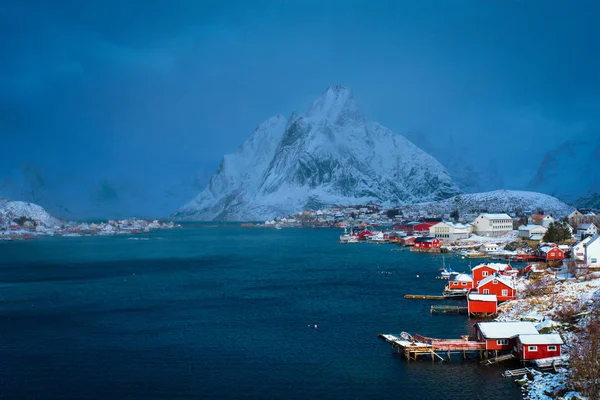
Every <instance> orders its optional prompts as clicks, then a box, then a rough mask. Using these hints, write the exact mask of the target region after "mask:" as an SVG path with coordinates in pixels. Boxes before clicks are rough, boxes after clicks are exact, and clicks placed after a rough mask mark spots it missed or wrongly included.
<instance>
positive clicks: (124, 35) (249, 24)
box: [0, 0, 600, 217]
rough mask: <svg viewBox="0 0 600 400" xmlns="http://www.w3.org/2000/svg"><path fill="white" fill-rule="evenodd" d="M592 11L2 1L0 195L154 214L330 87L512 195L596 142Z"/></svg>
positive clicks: (524, 5) (514, 5)
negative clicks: (561, 153)
mask: <svg viewBox="0 0 600 400" xmlns="http://www.w3.org/2000/svg"><path fill="white" fill-rule="evenodd" d="M599 13H600V4H599V3H598V2H595V1H585V0H581V1H577V2H567V1H562V2H557V1H492V0H486V1H480V0H477V1H475V0H474V1H459V0H456V1H423V2H414V1H406V2H403V1H374V0H371V1H352V0H346V1H333V0H331V1H322V0H321V1H312V0H306V1H302V0H297V1H292V0H289V1H284V0H279V1H201V0H196V1H194V0H177V1H166V0H165V1H163V0H154V1H141V0H139V1H135V0H132V1H128V2H122V1H117V0H102V1H98V0H88V1H76V0H71V1H67V0H54V1H42V0H39V1H33V0H31V1H30V0H23V1H12V0H9V1H4V2H3V12H2V13H0V52H1V54H2V55H3V62H2V63H0V135H1V139H2V148H3V149H4V151H3V156H2V157H0V195H5V196H7V197H11V198H15V197H27V196H28V195H31V192H33V191H35V194H34V197H36V199H37V200H39V201H40V202H41V203H45V204H42V205H45V206H48V207H55V208H62V209H63V210H66V212H68V213H71V214H72V215H73V216H74V217H81V216H86V217H87V216H100V215H107V216H108V215H109V214H115V213H131V212H132V211H133V210H135V211H136V212H138V213H139V214H141V215H142V216H150V215H166V214H168V213H170V212H171V211H173V210H174V209H175V208H177V207H178V206H181V205H183V204H184V203H186V202H187V201H188V200H190V199H191V197H193V195H195V194H196V193H198V192H199V191H200V190H201V189H202V187H203V186H204V185H205V184H206V182H207V180H208V178H209V177H210V175H211V174H213V173H214V172H215V171H216V169H217V167H218V164H219V162H220V159H221V157H222V156H223V154H226V153H231V152H233V151H235V150H236V148H237V147H238V146H239V145H240V144H241V143H242V142H243V141H244V140H245V139H246V138H247V137H248V136H249V135H250V134H251V133H252V131H253V130H254V128H255V127H256V126H257V125H259V124H260V123H261V122H262V121H264V120H265V119H267V118H269V117H270V116H272V115H275V114H284V115H288V116H289V115H290V114H291V113H292V112H294V111H300V112H303V111H305V110H306V109H307V108H308V107H309V105H310V104H311V102H312V101H314V100H315V99H316V98H317V97H318V95H319V94H320V93H321V92H322V91H323V90H324V89H325V88H327V87H328V86H331V85H337V84H341V85H344V86H347V87H349V88H351V89H352V90H353V92H354V94H355V97H356V98H357V99H358V102H359V104H360V106H361V108H362V110H363V112H364V114H365V116H366V117H367V118H368V119H370V120H374V121H377V122H379V123H381V124H382V125H384V126H386V127H388V128H390V129H392V130H393V131H395V132H397V133H399V134H404V135H406V136H408V137H409V138H411V139H412V140H414V141H415V142H416V143H417V144H418V145H421V146H423V148H424V149H425V150H427V151H430V152H432V153H433V154H434V156H436V157H438V158H439V159H440V160H441V161H442V162H446V163H452V162H454V161H455V160H456V157H458V156H460V158H461V160H468V162H470V163H473V164H474V165H476V166H477V168H479V169H481V171H482V178H481V179H487V180H488V181H490V180H492V179H491V178H485V176H486V175H485V174H486V171H487V170H488V169H490V168H491V167H489V166H490V165H492V166H493V169H494V171H493V174H496V175H495V176H498V175H499V176H500V178H499V179H498V180H495V182H501V183H498V185H499V186H502V187H506V188H514V189H517V188H523V187H525V186H527V184H528V182H529V181H530V180H531V179H533V177H534V174H535V173H536V171H537V169H538V167H539V165H540V163H542V161H543V159H544V157H547V156H548V153H549V152H556V151H557V149H560V146H561V143H563V142H564V141H565V140H571V139H574V138H583V140H584V142H585V141H588V142H589V143H592V144H593V143H596V141H598V142H600V112H598V111H599V110H600V24H598V23H597V15H599ZM446 153H452V156H448V154H446ZM591 160H592V161H590V160H589V159H587V158H586V161H585V162H584V165H583V167H585V168H591V167H593V165H588V164H589V163H590V162H593V161H594V160H595V159H591ZM599 162H600V160H599ZM598 165H600V164H598ZM447 167H448V166H447ZM449 169H450V168H449ZM493 174H492V175H493ZM492 175H490V174H488V176H492ZM488 183H490V182H488ZM490 185H492V186H493V184H492V183H490ZM490 185H487V186H490ZM31 187H33V189H31ZM498 188H500V187H498ZM598 190H599V191H600V188H598Z"/></svg>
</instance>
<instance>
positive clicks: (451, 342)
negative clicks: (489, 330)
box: [379, 332, 485, 361]
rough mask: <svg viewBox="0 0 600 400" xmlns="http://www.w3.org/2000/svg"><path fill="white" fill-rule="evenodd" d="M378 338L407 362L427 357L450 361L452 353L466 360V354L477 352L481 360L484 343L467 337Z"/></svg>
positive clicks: (406, 335) (407, 335)
mask: <svg viewBox="0 0 600 400" xmlns="http://www.w3.org/2000/svg"><path fill="white" fill-rule="evenodd" d="M379 337H380V338H382V339H384V340H385V341H387V342H389V343H391V344H392V351H394V352H396V353H404V356H405V357H406V359H407V360H409V361H411V360H417V359H418V357H420V356H429V357H431V361H435V360H436V359H438V360H441V361H445V359H444V357H442V355H446V356H447V358H448V360H451V354H452V353H455V355H456V353H460V354H461V355H462V358H466V357H467V352H469V353H472V352H479V358H483V357H484V351H485V343H484V342H475V341H472V340H469V336H463V337H462V338H461V339H435V338H429V337H425V336H421V335H414V336H411V335H410V334H408V333H406V332H402V333H401V334H400V336H395V335H391V334H379Z"/></svg>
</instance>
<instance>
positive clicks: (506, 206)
mask: <svg viewBox="0 0 600 400" xmlns="http://www.w3.org/2000/svg"><path fill="white" fill-rule="evenodd" d="M540 209H541V210H543V212H544V213H546V214H551V215H553V216H554V217H562V216H566V215H569V214H570V213H571V212H573V211H574V210H575V208H573V207H572V206H570V205H568V204H566V203H564V202H562V201H560V200H559V199H557V198H555V197H552V196H549V195H546V194H543V193H536V192H526V191H520V190H494V191H491V192H483V193H465V194H460V195H457V196H454V197H451V198H449V199H445V200H441V201H437V202H427V203H418V204H410V205H406V206H404V207H402V208H401V210H402V212H403V213H405V214H407V213H415V214H419V213H423V214H427V215H439V216H442V215H444V214H450V213H451V212H452V211H454V210H458V211H459V212H460V213H462V214H465V213H467V214H478V213H481V212H490V213H494V212H516V211H521V212H526V211H529V212H536V211H538V210H540Z"/></svg>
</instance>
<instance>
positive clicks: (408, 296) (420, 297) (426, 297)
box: [404, 294, 446, 300]
mask: <svg viewBox="0 0 600 400" xmlns="http://www.w3.org/2000/svg"><path fill="white" fill-rule="evenodd" d="M404 298H405V299H415V300H446V297H444V296H435V295H429V294H406V295H404Z"/></svg>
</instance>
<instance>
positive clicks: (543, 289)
mask: <svg viewBox="0 0 600 400" xmlns="http://www.w3.org/2000/svg"><path fill="white" fill-rule="evenodd" d="M588 278H589V280H583V281H581V280H578V279H577V280H576V279H572V278H571V279H566V280H554V279H552V278H551V277H550V275H546V276H543V275H542V276H537V277H536V278H534V281H530V280H528V279H527V278H519V279H518V280H517V288H518V293H519V297H518V298H517V299H516V300H513V301H508V302H505V303H503V304H501V305H500V306H499V309H498V318H497V320H498V321H517V320H524V321H533V322H535V323H537V325H536V329H538V331H540V332H541V333H559V334H560V335H561V337H562V338H563V341H564V342H565V345H564V346H563V354H564V355H569V353H570V352H571V350H572V346H573V343H574V341H573V339H574V337H575V333H574V331H575V330H585V327H586V325H587V323H588V321H589V315H590V309H591V307H600V302H599V299H598V296H599V295H598V293H600V278H597V277H594V276H593V275H592V274H590V275H589V276H588ZM586 279H587V278H586ZM536 284H537V286H535V287H534V289H532V286H534V285H536ZM532 291H534V292H537V293H533V292H532ZM569 373H570V369H569V366H568V364H567V365H566V367H565V368H562V369H560V370H558V372H557V373H555V374H553V373H542V372H537V371H536V372H535V373H534V376H533V380H531V379H528V380H526V382H525V383H524V384H523V390H524V395H525V397H524V398H525V399H530V400H542V399H554V398H562V399H581V398H583V396H581V395H580V394H578V393H577V392H573V391H570V389H569V385H568V379H569Z"/></svg>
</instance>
